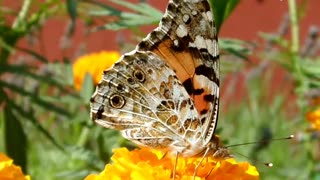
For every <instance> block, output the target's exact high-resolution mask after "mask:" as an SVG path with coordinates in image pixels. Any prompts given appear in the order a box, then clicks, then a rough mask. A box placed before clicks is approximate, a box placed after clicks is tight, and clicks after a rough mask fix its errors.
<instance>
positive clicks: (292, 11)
mask: <svg viewBox="0 0 320 180" xmlns="http://www.w3.org/2000/svg"><path fill="white" fill-rule="evenodd" d="M288 5H289V15H290V24H291V40H292V43H291V52H292V53H293V54H294V55H297V54H298V53H299V25H298V15H297V7H296V0H288Z"/></svg>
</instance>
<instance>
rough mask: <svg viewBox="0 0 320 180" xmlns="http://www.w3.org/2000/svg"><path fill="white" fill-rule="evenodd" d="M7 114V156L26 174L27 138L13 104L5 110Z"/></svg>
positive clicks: (7, 104) (6, 106)
mask: <svg viewBox="0 0 320 180" xmlns="http://www.w3.org/2000/svg"><path fill="white" fill-rule="evenodd" d="M4 114H5V118H4V119H5V147H6V152H7V154H8V155H9V156H10V157H11V158H12V159H14V163H15V164H16V165H19V166H21V168H22V170H23V171H24V172H26V166H27V137H26V134H25V133H24V131H23V128H22V125H21V123H20V121H19V120H18V118H17V116H15V115H14V113H13V112H12V107H11V102H10V101H9V102H7V103H6V105H5V108H4Z"/></svg>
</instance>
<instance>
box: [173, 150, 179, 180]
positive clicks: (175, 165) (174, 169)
mask: <svg viewBox="0 0 320 180" xmlns="http://www.w3.org/2000/svg"><path fill="white" fill-rule="evenodd" d="M178 158H179V152H177V153H176V159H175V162H174V166H173V173H172V180H174V179H175V177H176V171H177V165H178Z"/></svg>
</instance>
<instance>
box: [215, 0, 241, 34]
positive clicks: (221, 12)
mask: <svg viewBox="0 0 320 180" xmlns="http://www.w3.org/2000/svg"><path fill="white" fill-rule="evenodd" d="M239 2H240V0H228V1H223V0H210V3H211V5H212V6H211V7H212V9H213V14H214V17H215V22H216V27H217V32H218V33H219V30H220V28H221V25H222V24H223V22H224V21H225V20H226V19H227V18H228V17H229V16H230V14H231V13H232V11H233V10H234V8H235V7H236V6H237V5H238V4H239Z"/></svg>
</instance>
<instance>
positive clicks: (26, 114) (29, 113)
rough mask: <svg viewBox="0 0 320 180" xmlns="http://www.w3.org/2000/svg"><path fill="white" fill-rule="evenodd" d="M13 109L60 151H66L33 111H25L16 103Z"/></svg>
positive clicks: (13, 104)
mask: <svg viewBox="0 0 320 180" xmlns="http://www.w3.org/2000/svg"><path fill="white" fill-rule="evenodd" d="M11 105H12V109H14V110H15V112H17V113H18V114H19V115H20V116H21V117H25V118H26V119H27V120H29V121H30V122H31V123H32V125H34V126H35V128H36V129H37V130H38V131H39V132H41V133H42V134H43V135H44V136H45V137H46V138H47V139H48V140H49V141H50V142H51V143H52V144H54V145H55V146H56V147H57V148H58V149H60V150H62V151H64V147H63V146H61V145H60V144H59V143H58V141H57V140H56V139H55V138H54V137H53V136H52V135H51V134H50V132H48V131H47V130H46V129H45V128H44V127H43V126H42V125H41V124H40V122H39V121H38V120H37V119H36V118H35V117H34V113H33V112H32V111H25V110H24V109H23V108H22V107H20V106H18V105H17V104H15V103H12V104H11Z"/></svg>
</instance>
